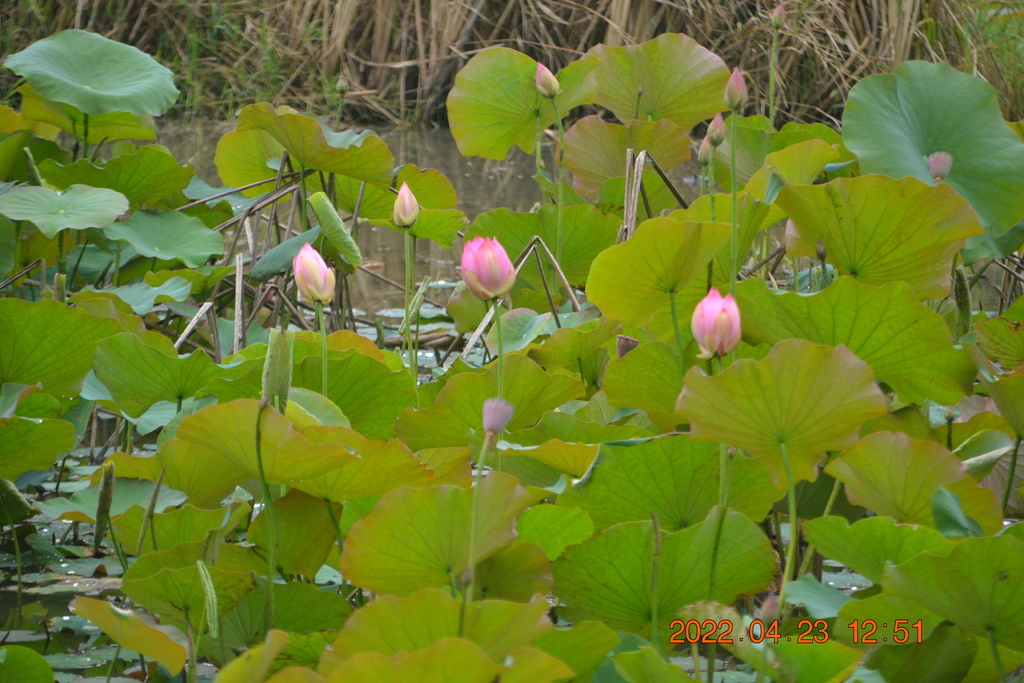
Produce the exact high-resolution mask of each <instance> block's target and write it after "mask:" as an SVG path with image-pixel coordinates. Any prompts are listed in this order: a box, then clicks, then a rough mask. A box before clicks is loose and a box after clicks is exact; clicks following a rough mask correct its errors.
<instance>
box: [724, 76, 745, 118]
mask: <svg viewBox="0 0 1024 683" xmlns="http://www.w3.org/2000/svg"><path fill="white" fill-rule="evenodd" d="M746 104H747V82H746V81H745V80H744V79H743V72H742V71H740V70H739V69H738V68H736V69H733V70H732V75H731V76H729V81H728V82H727V83H726V84H725V106H727V107H729V109H732V110H733V111H738V110H740V109H742V108H743V107H744V106H745V105H746Z"/></svg>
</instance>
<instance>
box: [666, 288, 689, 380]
mask: <svg viewBox="0 0 1024 683" xmlns="http://www.w3.org/2000/svg"><path fill="white" fill-rule="evenodd" d="M668 300H669V302H670V303H671V305H672V329H673V330H674V331H675V335H676V353H678V354H679V376H680V377H682V376H683V375H685V374H686V362H685V361H684V360H683V335H682V333H681V332H680V331H679V311H678V310H677V307H676V293H675V291H671V292H669V293H668Z"/></svg>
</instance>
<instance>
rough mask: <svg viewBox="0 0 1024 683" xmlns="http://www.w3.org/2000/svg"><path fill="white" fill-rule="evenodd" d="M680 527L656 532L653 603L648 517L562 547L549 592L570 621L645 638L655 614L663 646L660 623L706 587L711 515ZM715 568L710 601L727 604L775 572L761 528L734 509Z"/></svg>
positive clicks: (714, 522) (718, 511)
mask: <svg viewBox="0 0 1024 683" xmlns="http://www.w3.org/2000/svg"><path fill="white" fill-rule="evenodd" d="M720 514H722V508H715V510H714V511H713V512H712V514H711V515H710V516H709V518H708V519H707V520H706V521H705V522H703V523H701V524H698V525H696V526H693V527H690V528H689V529H685V530H683V531H677V532H662V533H661V554H660V556H658V560H657V561H658V563H659V566H658V572H657V576H658V581H657V587H656V590H655V599H656V600H657V604H655V605H652V604H651V593H652V586H651V577H652V573H651V569H652V566H651V562H652V557H653V556H654V533H653V526H652V524H651V523H650V522H628V523H625V524H618V525H616V526H613V527H609V528H608V529H606V530H605V531H604V532H602V533H600V534H598V535H597V536H594V537H593V538H591V539H590V540H588V541H586V542H584V543H582V544H581V545H578V546H574V547H572V548H569V549H568V550H566V552H565V556H564V558H563V559H561V560H559V561H558V562H556V563H555V564H554V567H553V571H554V576H555V594H556V595H558V597H559V598H560V599H561V600H562V601H563V602H565V604H566V605H567V609H566V610H565V611H564V612H563V613H562V614H563V615H564V616H565V617H566V618H568V619H571V620H573V621H577V620H580V619H586V618H590V619H600V620H601V621H603V622H604V623H605V624H606V625H608V626H609V627H611V628H613V629H615V630H617V631H631V632H633V633H639V634H640V635H642V636H644V637H650V635H651V626H652V619H657V627H658V639H659V641H660V644H661V645H662V647H663V648H665V649H668V648H670V647H671V645H670V644H669V643H668V633H667V631H666V628H665V626H666V625H667V623H668V621H669V620H670V618H671V615H674V614H675V613H676V611H677V610H678V609H679V608H680V607H682V606H683V605H690V604H693V603H695V602H697V601H698V600H706V599H707V598H708V594H709V591H710V590H711V585H710V584H711V554H712V546H713V545H714V535H715V534H714V532H715V529H716V526H717V523H718V515H720ZM726 514H727V516H726V518H725V520H724V524H723V526H722V534H721V540H720V543H719V547H718V562H717V564H716V568H715V580H714V584H715V585H714V595H713V597H714V599H715V600H716V601H718V602H723V603H731V602H732V601H733V600H735V599H736V597H737V596H739V595H744V594H753V593H756V592H758V591H760V590H762V589H763V588H764V587H765V586H767V585H768V583H769V582H770V581H771V579H772V577H773V576H774V575H775V571H776V568H775V553H774V552H773V551H772V548H771V544H770V543H769V542H768V539H767V538H765V536H764V533H762V531H761V529H760V528H759V527H758V526H757V525H756V524H754V523H753V522H751V521H750V520H748V519H747V518H745V517H743V516H742V515H740V514H739V513H737V512H727V513H726Z"/></svg>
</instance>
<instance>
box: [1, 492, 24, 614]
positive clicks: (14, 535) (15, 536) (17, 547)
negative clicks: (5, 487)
mask: <svg viewBox="0 0 1024 683" xmlns="http://www.w3.org/2000/svg"><path fill="white" fill-rule="evenodd" d="M0 505H2V503H0ZM5 512H6V510H5ZM5 516H7V515H5ZM11 540H13V541H14V560H15V562H16V563H17V565H18V628H21V544H19V543H18V534H17V533H16V532H15V526H14V524H13V523H12V524H11Z"/></svg>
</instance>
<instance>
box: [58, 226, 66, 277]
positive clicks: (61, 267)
mask: <svg viewBox="0 0 1024 683" xmlns="http://www.w3.org/2000/svg"><path fill="white" fill-rule="evenodd" d="M66 269H67V264H66V263H64V231H63V230H61V231H60V232H58V233H57V272H58V273H66V272H68V271H67V270H66Z"/></svg>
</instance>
